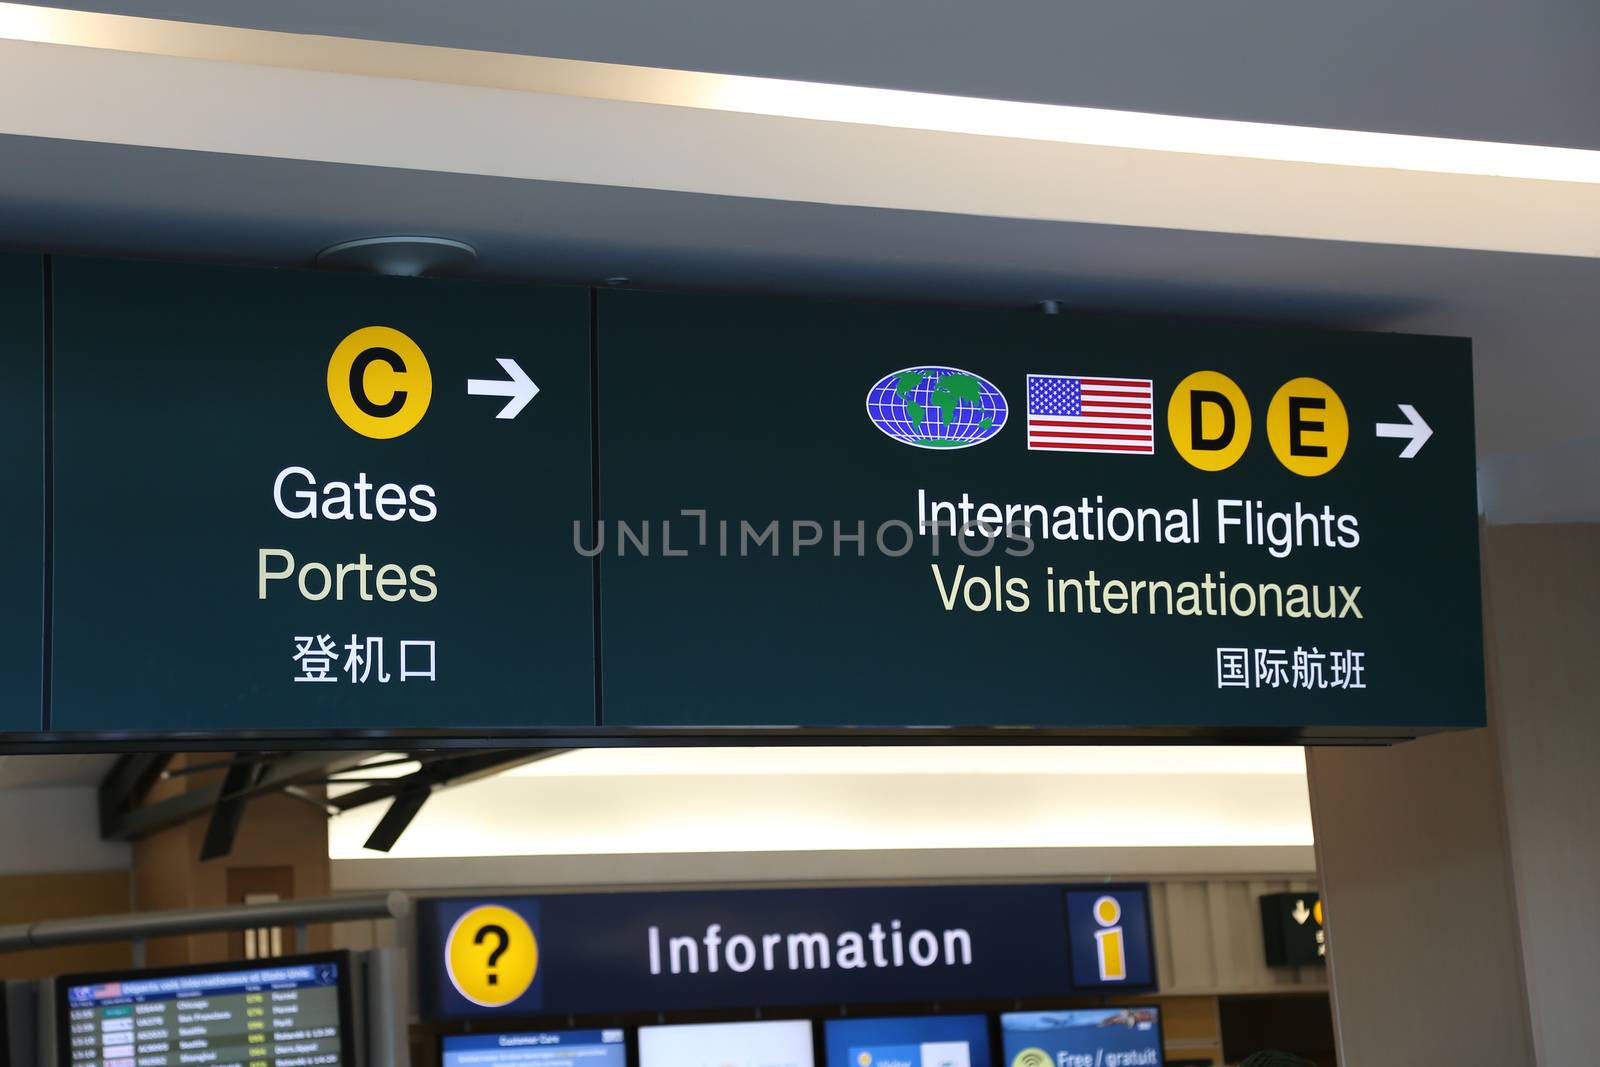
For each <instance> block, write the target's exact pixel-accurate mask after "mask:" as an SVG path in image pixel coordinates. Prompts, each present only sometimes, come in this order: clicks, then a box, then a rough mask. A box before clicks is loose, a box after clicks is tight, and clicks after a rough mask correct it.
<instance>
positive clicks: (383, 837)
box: [366, 786, 433, 852]
mask: <svg viewBox="0 0 1600 1067" xmlns="http://www.w3.org/2000/svg"><path fill="white" fill-rule="evenodd" d="M432 795H433V790H431V789H429V788H427V787H426V786H417V787H414V788H411V789H407V790H406V791H405V792H403V793H400V794H399V795H397V796H396V797H395V798H394V802H393V803H391V804H390V805H389V810H388V811H386V812H384V813H383V818H381V819H379V820H378V825H377V826H375V827H373V828H372V833H371V834H369V835H368V836H367V843H366V847H367V848H369V849H371V850H372V851H374V852H388V851H389V850H390V849H392V848H394V845H395V842H396V841H398V840H400V835H401V834H403V833H405V832H406V828H407V827H408V826H410V825H411V820H412V819H415V818H416V817H417V812H419V811H421V810H422V805H423V804H425V803H427V800H428V798H429V797H431V796H432Z"/></svg>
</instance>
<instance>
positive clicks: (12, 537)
mask: <svg viewBox="0 0 1600 1067" xmlns="http://www.w3.org/2000/svg"><path fill="white" fill-rule="evenodd" d="M44 368H45V355H44V261H43V259H41V258H40V257H39V256H22V255H0V455H3V456H4V457H5V462H4V464H3V465H0V471H3V472H4V473H3V475H0V477H3V479H4V491H5V497H6V509H5V518H4V519H3V520H0V604H3V605H4V610H3V611H0V733H4V732H6V731H18V732H24V731H34V730H38V729H39V728H40V726H41V725H42V721H41V720H42V709H43V698H42V691H41V682H42V678H43V670H42V665H43V645H44V536H45V535H44Z"/></svg>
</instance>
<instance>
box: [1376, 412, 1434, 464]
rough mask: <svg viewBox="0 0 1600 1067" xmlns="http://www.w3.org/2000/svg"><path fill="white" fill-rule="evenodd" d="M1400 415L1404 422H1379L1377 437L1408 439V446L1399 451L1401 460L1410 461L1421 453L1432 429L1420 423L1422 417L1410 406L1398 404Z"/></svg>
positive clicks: (1424, 423) (1431, 434)
mask: <svg viewBox="0 0 1600 1067" xmlns="http://www.w3.org/2000/svg"><path fill="white" fill-rule="evenodd" d="M1398 407H1399V408H1400V414H1402V415H1404V416H1405V417H1406V421H1405V422H1380V423H1378V436H1379V437H1400V438H1408V439H1409V440H1410V444H1408V445H1406V447H1404V448H1402V449H1401V450H1400V458H1401V459H1410V458H1411V457H1412V456H1415V455H1416V454H1417V453H1418V452H1421V451H1422V446H1423V445H1425V444H1427V443H1428V438H1430V437H1432V436H1433V427H1432V426H1429V425H1428V424H1427V423H1426V422H1423V421H1422V416H1421V415H1418V414H1417V409H1416V408H1414V407H1412V406H1411V405H1410V404H1400V405H1398Z"/></svg>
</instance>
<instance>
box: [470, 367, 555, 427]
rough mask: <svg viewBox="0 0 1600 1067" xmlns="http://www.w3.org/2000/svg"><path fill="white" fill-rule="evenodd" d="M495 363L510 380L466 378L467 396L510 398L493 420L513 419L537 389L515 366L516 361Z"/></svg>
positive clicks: (523, 372)
mask: <svg viewBox="0 0 1600 1067" xmlns="http://www.w3.org/2000/svg"><path fill="white" fill-rule="evenodd" d="M495 362H496V363H498V364H500V369H501V370H503V371H505V372H506V373H507V374H509V375H511V377H510V379H509V380H507V381H499V380H496V379H493V378H468V379H467V395H469V396H504V397H510V399H509V400H507V401H506V406H505V407H503V408H501V409H500V413H499V414H498V415H496V416H495V418H497V419H514V418H516V417H517V413H518V412H520V411H521V410H522V409H523V408H525V407H527V406H528V401H530V400H532V399H533V398H534V397H536V396H538V395H539V387H538V386H537V385H534V384H533V379H532V378H530V377H528V374H527V372H526V371H524V370H523V369H522V368H521V367H519V366H517V361H516V360H514V359H497V360H495Z"/></svg>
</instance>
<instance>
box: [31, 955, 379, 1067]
mask: <svg viewBox="0 0 1600 1067" xmlns="http://www.w3.org/2000/svg"><path fill="white" fill-rule="evenodd" d="M348 969H349V960H348V957H346V956H344V955H342V954H336V955H329V956H318V957H304V958H299V959H283V960H273V961H270V962H268V961H256V962H253V963H250V964H242V965H237V966H232V967H227V966H222V965H216V966H212V967H209V968H194V967H189V968H183V969H181V970H172V971H132V972H128V973H126V974H122V975H81V976H68V977H64V978H59V979H57V995H58V1004H59V1007H60V1013H61V1031H62V1032H61V1034H60V1040H61V1046H60V1053H59V1056H58V1062H60V1063H61V1064H62V1065H63V1067H180V1065H184V1064H200V1065H204V1067H354V1058H353V1057H352V1055H351V1051H350V1019H349V1015H350V1012H349V1002H350V1001H349V991H348V985H347V979H348V973H347V972H348Z"/></svg>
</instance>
